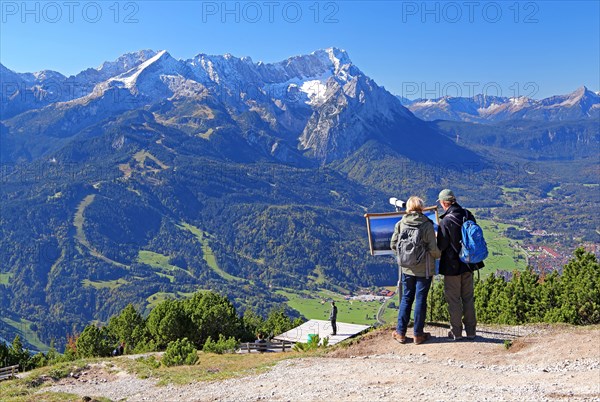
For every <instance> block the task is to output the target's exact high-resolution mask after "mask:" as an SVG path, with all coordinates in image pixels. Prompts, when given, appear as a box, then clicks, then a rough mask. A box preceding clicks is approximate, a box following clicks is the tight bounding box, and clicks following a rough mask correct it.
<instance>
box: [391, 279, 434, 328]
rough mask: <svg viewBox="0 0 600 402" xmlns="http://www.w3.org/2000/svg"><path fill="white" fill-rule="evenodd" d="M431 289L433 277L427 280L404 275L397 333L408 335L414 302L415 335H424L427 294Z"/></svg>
mask: <svg viewBox="0 0 600 402" xmlns="http://www.w3.org/2000/svg"><path fill="white" fill-rule="evenodd" d="M430 287H431V277H430V278H428V279H427V278H425V277H420V276H412V275H406V274H404V273H403V274H402V301H401V302H400V308H399V309H398V325H397V326H396V332H398V333H399V334H406V329H407V328H408V322H409V321H410V310H411V309H412V305H413V301H415V299H416V303H415V326H414V334H415V336H416V335H422V334H423V327H424V326H425V314H426V312H427V294H428V293H429V288H430Z"/></svg>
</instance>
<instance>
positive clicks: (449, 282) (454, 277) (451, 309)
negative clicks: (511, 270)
mask: <svg viewBox="0 0 600 402" xmlns="http://www.w3.org/2000/svg"><path fill="white" fill-rule="evenodd" d="M438 201H439V202H440V204H441V206H442V208H443V209H444V214H442V216H440V225H439V228H438V234H437V245H438V248H439V249H440V251H441V252H442V256H441V258H440V274H442V275H444V295H445V298H446V301H447V302H448V313H449V315H450V332H448V337H449V338H450V339H454V340H460V339H462V330H463V324H464V329H465V332H466V335H467V339H475V335H476V327H477V318H476V317H475V300H474V290H473V271H475V270H477V269H480V268H482V267H483V266H484V264H483V262H479V263H477V264H466V263H464V262H462V261H461V260H460V258H459V252H460V248H461V240H462V230H461V229H462V224H463V222H464V221H465V220H471V221H473V222H475V217H474V216H473V214H471V212H469V211H468V210H466V209H464V208H463V207H461V206H460V205H459V204H458V203H457V202H456V197H455V196H454V193H453V192H452V190H448V189H444V190H442V191H440V194H439V196H438Z"/></svg>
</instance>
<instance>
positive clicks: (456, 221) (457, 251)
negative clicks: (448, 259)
mask: <svg viewBox="0 0 600 402" xmlns="http://www.w3.org/2000/svg"><path fill="white" fill-rule="evenodd" d="M446 216H447V217H448V218H449V217H453V218H456V220H455V219H450V221H451V222H453V223H456V224H457V225H458V226H459V227H461V228H462V223H460V222H459V220H458V219H459V218H457V217H455V216H454V215H452V214H450V215H446ZM461 231H462V229H461ZM461 242H462V240H461ZM450 247H452V249H453V250H454V251H455V252H456V254H457V255H460V250H457V249H456V247H454V244H453V243H452V242H450Z"/></svg>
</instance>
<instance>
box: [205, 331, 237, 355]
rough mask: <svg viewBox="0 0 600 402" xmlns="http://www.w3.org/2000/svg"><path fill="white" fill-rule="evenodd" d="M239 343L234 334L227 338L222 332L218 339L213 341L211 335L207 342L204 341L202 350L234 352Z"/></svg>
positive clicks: (221, 352) (218, 352) (220, 353)
mask: <svg viewBox="0 0 600 402" xmlns="http://www.w3.org/2000/svg"><path fill="white" fill-rule="evenodd" d="M237 344H238V341H237V340H236V339H235V338H234V337H233V336H232V337H229V338H225V336H224V335H223V334H220V335H219V340H218V341H213V339H212V338H211V337H210V336H209V337H208V339H207V340H206V342H204V347H203V348H202V351H204V352H208V353H217V354H219V355H222V354H223V353H233V352H234V351H235V348H236V346H237Z"/></svg>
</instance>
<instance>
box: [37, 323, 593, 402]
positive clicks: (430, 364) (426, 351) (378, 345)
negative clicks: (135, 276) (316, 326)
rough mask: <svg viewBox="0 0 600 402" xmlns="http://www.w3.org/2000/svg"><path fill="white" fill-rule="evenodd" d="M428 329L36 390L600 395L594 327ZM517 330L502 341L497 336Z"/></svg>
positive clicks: (211, 397) (192, 397)
mask: <svg viewBox="0 0 600 402" xmlns="http://www.w3.org/2000/svg"><path fill="white" fill-rule="evenodd" d="M429 330H431V331H432V332H434V335H438V337H436V338H434V339H433V340H432V341H431V342H428V343H424V344H422V345H414V344H412V343H409V344H406V345H400V344H399V343H397V342H395V341H394V340H392V339H391V337H390V336H389V332H383V331H375V332H373V333H370V334H368V335H366V336H364V337H363V338H362V339H361V340H360V342H357V343H355V344H353V345H351V346H349V347H347V348H344V349H341V348H340V349H337V350H335V351H333V352H332V353H331V354H330V355H329V356H328V357H324V358H301V359H291V360H285V361H282V362H280V363H278V364H277V365H276V366H275V367H273V369H271V370H270V371H268V372H266V373H263V374H260V375H255V376H251V377H243V378H236V379H229V380H225V381H218V382H217V381H215V382H205V383H194V384H189V385H185V386H173V385H168V386H165V387H157V386H155V382H154V381H153V380H142V379H137V378H135V377H133V376H131V375H129V374H126V373H119V374H112V375H110V376H109V377H105V378H103V379H100V380H98V379H97V380H95V381H89V382H85V383H82V382H78V381H76V380H74V379H64V380H61V382H60V383H58V384H56V385H54V386H52V387H51V388H44V390H45V391H47V390H52V391H56V392H69V393H75V394H78V395H80V396H86V395H89V396H104V397H108V398H110V399H112V400H123V399H126V400H127V401H158V400H160V401H257V400H268V401H323V400H329V399H332V400H337V401H374V400H380V401H397V400H408V399H416V400H421V401H433V400H435V401H499V400H508V401H546V400H562V401H573V400H577V401H600V343H599V340H600V328H598V327H595V328H572V327H526V328H522V327H521V328H514V327H511V328H509V327H503V328H487V329H486V330H485V332H484V331H482V332H481V335H482V336H481V337H480V338H478V339H477V340H476V341H460V342H453V341H449V340H447V338H444V337H443V335H444V332H447V330H445V329H442V328H429ZM519 334H520V335H523V336H520V337H518V338H516V339H515V340H514V341H513V344H512V347H510V348H509V349H506V348H505V346H504V339H507V338H512V337H514V336H515V335H519ZM97 370H99V371H101V370H102V369H101V368H98V369H97ZM98 378H100V377H98Z"/></svg>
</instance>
